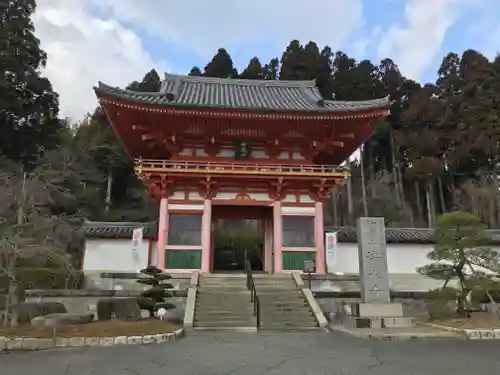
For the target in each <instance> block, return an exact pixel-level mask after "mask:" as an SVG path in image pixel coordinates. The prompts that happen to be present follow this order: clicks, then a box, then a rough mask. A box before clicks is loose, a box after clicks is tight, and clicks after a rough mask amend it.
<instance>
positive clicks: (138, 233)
mask: <svg viewBox="0 0 500 375" xmlns="http://www.w3.org/2000/svg"><path fill="white" fill-rule="evenodd" d="M143 231H144V228H137V229H134V231H133V232H132V250H133V251H134V252H135V251H138V250H139V247H140V246H141V243H142V238H143Z"/></svg>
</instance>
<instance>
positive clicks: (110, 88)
mask: <svg viewBox="0 0 500 375" xmlns="http://www.w3.org/2000/svg"><path fill="white" fill-rule="evenodd" d="M95 90H104V91H116V90H118V91H120V92H122V93H124V94H131V95H149V96H165V94H166V93H165V92H162V91H159V92H157V91H134V90H127V89H122V88H121V87H118V86H111V85H108V84H106V83H104V82H102V81H98V82H97V86H94V91H95Z"/></svg>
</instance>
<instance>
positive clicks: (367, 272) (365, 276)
mask: <svg viewBox="0 0 500 375" xmlns="http://www.w3.org/2000/svg"><path fill="white" fill-rule="evenodd" d="M358 254H359V275H360V278H361V296H362V299H363V303H376V304H377V303H390V302H391V297H390V289H389V271H388V268H387V251H386V240H385V224H384V218H382V217H362V218H359V219H358Z"/></svg>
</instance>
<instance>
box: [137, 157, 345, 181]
mask: <svg viewBox="0 0 500 375" xmlns="http://www.w3.org/2000/svg"><path fill="white" fill-rule="evenodd" d="M135 170H136V171H137V172H139V173H141V172H144V173H148V172H153V173H186V174H197V173H203V174H207V173H211V174H239V175H252V174H253V175H274V176H276V175H281V176H311V177H337V178H345V177H347V176H349V175H350V172H349V171H347V170H346V169H343V168H341V167H338V166H333V165H297V164H260V163H259V164H255V163H223V162H222V163H220V162H206V163H202V162H191V161H173V160H154V159H136V160H135Z"/></svg>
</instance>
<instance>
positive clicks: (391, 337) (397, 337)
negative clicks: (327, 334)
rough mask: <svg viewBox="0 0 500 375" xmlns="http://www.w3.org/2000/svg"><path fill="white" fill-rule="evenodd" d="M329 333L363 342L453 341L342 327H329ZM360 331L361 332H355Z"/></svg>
mask: <svg viewBox="0 0 500 375" xmlns="http://www.w3.org/2000/svg"><path fill="white" fill-rule="evenodd" d="M330 330H331V331H337V332H342V333H345V334H347V335H350V336H352V337H356V338H359V339H365V340H381V341H406V340H443V339H453V337H443V336H438V335H421V334H418V333H416V334H411V333H382V332H380V333H366V332H362V330H363V328H356V331H354V330H350V329H345V328H343V327H330ZM357 330H361V331H357ZM457 338H458V339H460V338H461V337H460V336H458V337H455V339H457Z"/></svg>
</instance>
